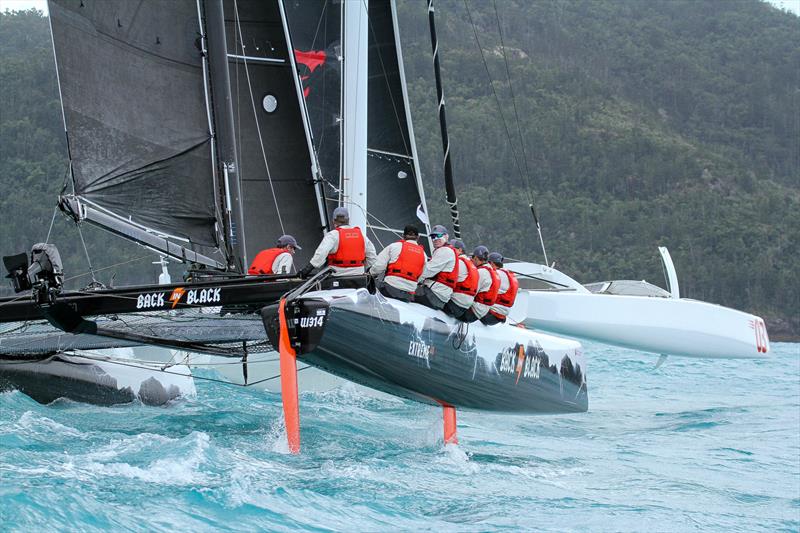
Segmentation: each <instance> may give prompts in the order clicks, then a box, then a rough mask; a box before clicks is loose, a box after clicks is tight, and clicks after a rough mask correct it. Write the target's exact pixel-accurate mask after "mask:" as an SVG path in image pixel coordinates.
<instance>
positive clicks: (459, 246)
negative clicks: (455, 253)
mask: <svg viewBox="0 0 800 533" xmlns="http://www.w3.org/2000/svg"><path fill="white" fill-rule="evenodd" d="M447 244H449V245H450V246H452V247H453V248H455V249H456V250H461V251H462V252H463V251H464V249H465V245H464V241H462V240H461V239H450V242H449V243H447Z"/></svg>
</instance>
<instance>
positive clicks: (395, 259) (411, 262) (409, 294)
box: [369, 226, 428, 302]
mask: <svg viewBox="0 0 800 533" xmlns="http://www.w3.org/2000/svg"><path fill="white" fill-rule="evenodd" d="M418 238H419V230H418V229H417V227H416V226H406V227H405V229H403V239H402V240H400V241H397V242H393V243H392V244H390V245H389V246H387V247H386V248H384V249H383V250H381V253H379V254H378V257H377V259H376V260H375V264H374V265H372V267H370V269H369V273H370V274H371V275H372V277H374V278H378V277H379V276H383V281H382V282H381V283H380V284H379V286H378V290H380V291H381V293H382V294H383V295H384V296H388V297H389V298H396V299H398V300H403V301H406V302H410V301H413V300H414V291H416V289H417V280H418V279H419V277H420V276H421V275H422V270H423V269H424V268H425V261H426V260H427V259H428V258H427V256H426V255H425V249H424V248H423V247H422V246H420V245H419V244H417V239H418Z"/></svg>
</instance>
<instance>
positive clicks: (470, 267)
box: [453, 256, 479, 296]
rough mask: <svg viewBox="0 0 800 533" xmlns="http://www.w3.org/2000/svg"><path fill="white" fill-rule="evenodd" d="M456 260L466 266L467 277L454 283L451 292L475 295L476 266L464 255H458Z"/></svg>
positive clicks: (476, 287) (476, 281)
mask: <svg viewBox="0 0 800 533" xmlns="http://www.w3.org/2000/svg"><path fill="white" fill-rule="evenodd" d="M458 260H459V261H461V263H462V264H463V265H464V266H465V267H466V269H467V277H466V278H464V281H459V282H458V283H456V286H455V287H454V288H453V292H457V293H460V294H467V295H469V296H475V294H477V292H478V278H479V276H478V268H477V267H476V266H475V265H474V264H473V263H472V261H470V260H469V259H468V258H466V257H463V256H459V257H458ZM459 268H461V267H459Z"/></svg>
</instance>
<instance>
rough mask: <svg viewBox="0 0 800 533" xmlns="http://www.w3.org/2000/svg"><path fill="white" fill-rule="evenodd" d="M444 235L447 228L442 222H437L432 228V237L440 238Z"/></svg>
mask: <svg viewBox="0 0 800 533" xmlns="http://www.w3.org/2000/svg"><path fill="white" fill-rule="evenodd" d="M442 235H447V228H445V227H444V226H442V225H441V224H436V225H435V226H434V227H433V228H431V237H432V238H434V239H438V238H439V237H441V236H442Z"/></svg>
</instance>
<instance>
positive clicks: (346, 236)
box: [328, 227, 367, 268]
mask: <svg viewBox="0 0 800 533" xmlns="http://www.w3.org/2000/svg"><path fill="white" fill-rule="evenodd" d="M336 231H338V232H339V247H338V248H337V249H336V251H335V252H334V253H332V254H328V264H329V265H333V266H337V267H346V268H349V267H360V266H364V259H366V257H367V249H366V245H365V243H364V234H363V233H361V228H359V227H355V228H336Z"/></svg>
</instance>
